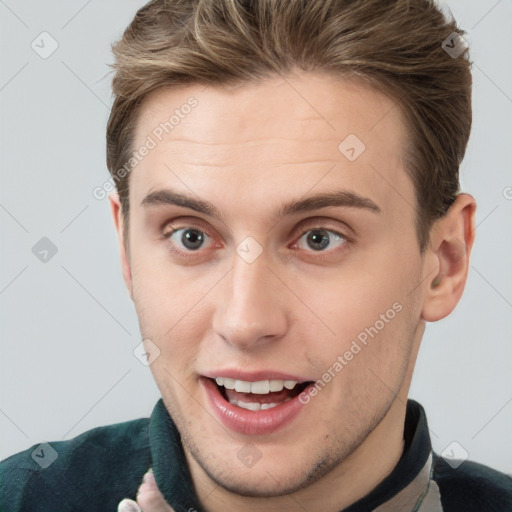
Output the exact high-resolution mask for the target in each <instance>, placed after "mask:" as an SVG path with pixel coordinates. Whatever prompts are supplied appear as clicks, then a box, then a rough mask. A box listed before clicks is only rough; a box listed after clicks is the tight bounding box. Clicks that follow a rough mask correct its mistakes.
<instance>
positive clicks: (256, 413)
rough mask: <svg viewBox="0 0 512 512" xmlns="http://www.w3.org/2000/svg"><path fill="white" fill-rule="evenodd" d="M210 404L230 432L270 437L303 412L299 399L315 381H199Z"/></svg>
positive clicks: (215, 378)
mask: <svg viewBox="0 0 512 512" xmlns="http://www.w3.org/2000/svg"><path fill="white" fill-rule="evenodd" d="M199 380H200V383H201V384H202V386H203V388H204V390H205V391H206V395H207V402H209V405H210V407H211V409H213V412H214V414H215V415H216V416H217V417H218V418H219V419H220V420H221V422H222V423H223V424H224V425H225V426H226V427H227V428H229V429H230V430H232V431H235V432H238V433H241V434H245V435H269V434H272V433H274V432H276V431H277V430H280V429H281V428H284V427H285V426H286V425H288V424H290V423H291V422H292V421H293V420H294V418H296V417H297V416H298V414H299V413H300V412H301V411H302V408H303V406H304V404H303V403H301V401H300V400H299V395H300V393H302V392H303V391H304V390H305V389H306V388H307V387H308V386H310V385H313V384H314V382H313V381H299V380H291V379H290V380H284V379H283V380H281V379H268V380H258V381H254V380H251V381H249V380H240V379H235V378H231V377H225V376H216V377H213V376H212V377H205V376H202V377H200V379H199Z"/></svg>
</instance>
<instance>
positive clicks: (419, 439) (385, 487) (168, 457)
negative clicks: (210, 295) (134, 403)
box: [149, 399, 442, 512]
mask: <svg viewBox="0 0 512 512" xmlns="http://www.w3.org/2000/svg"><path fill="white" fill-rule="evenodd" d="M149 440H150V449H151V457H152V461H153V471H154V475H155V480H156V482H157V485H158V487H159V489H160V491H161V492H162V494H163V496H164V498H165V499H166V501H167V502H168V503H169V504H170V505H171V506H172V507H173V508H174V510H175V512H189V511H190V510H191V509H192V510H196V511H201V510H202V508H201V506H200V504H199V500H198V497H197V494H196V492H195V489H194V485H193V483H192V478H191V475H190V471H189V468H188V464H187V461H186V458H185V453H184V451H183V447H182V444H181V436H180V434H179V432H178V430H177V428H176V425H175V424H174V422H173V420H172V419H171V417H170V415H169V413H168V412H167V409H166V407H165V405H164V403H163V400H162V399H160V400H159V401H158V402H157V404H156V405H155V408H154V409H153V413H152V415H151V419H150V423H149ZM431 463H432V446H431V442H430V436H429V433H428V425H427V418H426V416H425V411H424V409H423V407H422V406H421V405H420V404H419V403H417V402H415V401H414V400H408V402H407V411H406V416H405V424H404V451H403V454H402V456H401V458H400V460H399V461H398V463H397V465H396V466H395V468H394V469H393V471H392V472H391V473H390V474H389V475H388V476H387V477H386V478H385V479H384V480H383V481H382V482H381V483H380V484H378V485H377V486H376V487H375V488H374V489H373V490H372V491H371V492H370V493H369V494H367V495H366V496H364V497H363V498H361V499H360V500H358V501H357V502H356V503H354V504H352V505H350V506H349V507H348V508H346V509H345V510H344V511H343V512H363V511H364V512H368V511H370V510H371V511H375V512H387V511H388V510H389V511H391V510H397V508H396V507H395V505H396V504H397V503H398V502H400V507H401V508H400V510H411V511H412V510H421V502H422V500H424V499H425V500H427V501H428V500H430V499H434V500H436V496H433V493H434V494H435V492H436V485H435V483H434V482H433V481H432V480H431V476H432V472H431ZM408 505H411V506H410V507H409V506H408ZM389 507H391V508H389ZM393 507H395V508H393ZM439 510H442V509H441V508H439Z"/></svg>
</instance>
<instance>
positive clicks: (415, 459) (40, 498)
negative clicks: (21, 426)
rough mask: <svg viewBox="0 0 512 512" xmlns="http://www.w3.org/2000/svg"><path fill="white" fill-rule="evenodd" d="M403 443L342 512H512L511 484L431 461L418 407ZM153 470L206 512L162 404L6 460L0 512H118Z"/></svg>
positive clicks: (175, 501)
mask: <svg viewBox="0 0 512 512" xmlns="http://www.w3.org/2000/svg"><path fill="white" fill-rule="evenodd" d="M404 439H405V448H404V453H403V455H402V457H401V459H400V461H399V462H398V464H397V465H396V467H395V469H394V470H393V472H392V473H391V474H390V475H389V476H388V477H387V478H386V479H385V480H383V481H382V482H381V483H380V484H379V485H378V486H377V487H376V488H375V489H374V490H373V491H372V492H371V493H370V494H368V495H367V496H365V497H363V498H362V499H360V500H359V501H358V502H357V503H354V504H353V505H351V506H350V507H348V508H347V509H345V511H344V512H369V511H373V510H376V511H378V512H398V511H401V510H403V511H414V512H441V511H443V512H477V511H478V512H512V479H511V478H510V477H509V476H507V475H504V474H503V473H500V472H498V471H494V470H492V469H490V468H488V467H486V466H483V465H480V464H476V463H473V462H469V461H465V462H463V463H462V464H460V465H458V463H457V462H454V461H452V460H448V461H446V460H444V459H443V458H441V457H439V456H437V455H436V454H434V453H433V452H432V448H431V444H430V437H429V433H428V427H427V421H426V417H425V412H424V410H423V408H422V407H421V405H419V404H418V403H416V402H414V401H413V400H409V402H408V405H407V415H406V421H405V428H404ZM150 467H153V471H154V474H155V479H156V482H157V484H158V486H159V488H160V490H161V491H162V494H163V495H164V497H165V498H166V500H167V501H168V502H169V504H170V505H171V506H172V507H173V508H174V510H175V511H176V512H189V511H190V510H196V511H197V512H201V511H204V508H203V507H202V506H201V505H200V503H199V501H198V498H197V496H196V493H195V491H194V487H193V485H192V481H191V476H190V473H189V470H188V466H187V463H186V459H185V455H184V453H183V449H182V445H181V441H180V436H179V434H178V431H177V430H176V427H175V425H174V423H173V421H172V419H171V417H170V416H169V414H168V412H167V410H166V408H165V406H164V404H163V401H162V400H161V399H160V400H159V401H158V402H157V404H156V406H155V408H154V410H153V413H152V415H151V418H141V419H138V420H133V421H128V422H124V423H119V424H116V425H108V426H105V427H98V428H94V429H92V430H89V431H88V432H85V433H83V434H81V435H79V436H77V437H75V438H74V439H71V440H69V441H58V442H50V443H44V444H41V445H34V446H32V447H31V448H29V449H28V450H26V451H23V452H20V453H17V454H15V455H12V456H11V457H9V458H7V459H5V460H3V461H2V462H1V463H0V489H1V490H0V511H1V512H18V511H30V512H67V511H69V512H71V511H73V512H80V511H83V512H91V511H111V512H115V511H116V510H117V504H118V503H119V502H120V501H121V500H122V499H123V498H131V499H135V496H136V494H137V490H138V487H139V485H140V483H141V481H142V477H143V475H144V473H145V472H146V471H147V470H148V468H150ZM205 506H208V503H205ZM227 512H233V511H227ZM234 512H238V511H234Z"/></svg>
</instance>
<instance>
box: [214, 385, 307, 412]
mask: <svg viewBox="0 0 512 512" xmlns="http://www.w3.org/2000/svg"><path fill="white" fill-rule="evenodd" d="M209 380H210V381H212V383H214V384H215V386H216V387H217V389H218V391H219V393H220V394H221V396H222V397H223V398H224V400H226V402H229V403H230V404H231V405H234V406H236V407H240V408H242V409H246V410H249V411H262V410H266V409H273V408H274V407H278V406H279V405H282V404H284V403H286V402H289V401H290V400H292V399H293V398H295V397H296V396H297V395H299V394H300V393H301V392H302V391H304V389H306V387H308V386H309V385H310V384H313V382H312V381H308V382H296V381H292V380H277V379H276V380H262V381H257V382H248V381H242V380H235V379H230V378H227V377H217V378H215V379H209Z"/></svg>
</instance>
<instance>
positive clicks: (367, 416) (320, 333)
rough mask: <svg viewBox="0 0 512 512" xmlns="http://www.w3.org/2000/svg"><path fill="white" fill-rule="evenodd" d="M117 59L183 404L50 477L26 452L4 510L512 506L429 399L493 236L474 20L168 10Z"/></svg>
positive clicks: (116, 430) (74, 451) (290, 0)
mask: <svg viewBox="0 0 512 512" xmlns="http://www.w3.org/2000/svg"><path fill="white" fill-rule="evenodd" d="M114 53H115V56H116V63H115V70H116V75H115V78H114V81H113V90H114V96H115V101H114V105H113V107H112V113H111V116H110V120H109V123H108V127H107V163H108V167H109V170H110V172H111V174H112V181H113V183H115V185H116V188H117V192H116V193H113V194H111V195H110V196H109V198H110V204H111V210H112V216H113V220H114V224H115V227H116V231H117V234H118V241H119V250H120V254H121V264H122V271H123V276H124V280H125V283H126V286H127V289H128V292H129V294H130V297H131V298H132V300H133V302H134V304H135V307H136V311H137V315H138V319H139V324H140V329H141V334H142V337H143V339H144V346H145V349H146V352H147V357H148V361H149V362H150V363H151V366H150V368H151V371H152V373H153V376H154V378H155V380H156V383H157V385H158V387H159V389H160V391H161V394H162V399H161V400H160V401H159V402H158V403H157V404H156V406H155V409H154V411H153V414H152V416H151V418H150V419H147V418H143V419H139V420H134V421H130V422H126V423H122V424H118V425H111V426H107V427H101V428H97V429H94V430H91V431H89V432H85V433H84V434H82V435H81V436H78V437H77V438H75V439H73V440H70V441H64V442H57V443H50V444H51V446H52V447H53V449H55V451H56V453H58V458H57V459H56V460H55V462H54V463H53V464H51V465H50V466H49V467H47V468H45V469H43V468H41V467H40V466H39V465H38V464H37V463H36V462H35V461H34V460H33V458H32V457H31V456H30V454H31V450H27V451H26V452H22V453H20V454H16V455H14V456H12V457H10V458H8V459H6V460H5V461H4V462H3V463H2V484H3V487H2V494H1V501H0V505H1V507H2V510H4V509H5V510H62V511H64V510H75V511H76V510H115V509H116V507H119V510H133V509H136V507H137V505H136V504H135V502H134V500H137V501H138V504H139V505H140V506H142V509H143V510H144V511H145V512H150V511H157V510H167V511H168V510H175V511H176V512H184V511H189V512H190V511H194V510H197V511H199V510H205V511H208V512H217V511H225V510H229V511H240V510H248V511H262V510H265V511H267V510H270V511H277V510H279V511H283V510H284V511H308V512H335V511H341V510H344V511H350V512H355V511H369V510H375V511H379V512H382V511H396V510H404V511H405V510H407V511H413V510H414V511H418V510H419V511H421V512H425V511H442V510H444V511H445V512H453V511H465V512H467V511H484V510H486V511H487V510H493V511H505V510H511V509H512V481H511V479H510V478H509V477H508V476H506V475H504V474H501V473H499V472H497V471H494V470H492V469H490V468H488V467H485V466H482V465H479V464H476V463H472V462H467V461H466V462H465V463H464V464H462V465H460V466H459V467H458V468H457V469H454V468H453V467H452V465H449V464H447V463H446V462H445V461H444V460H443V459H442V458H440V457H439V456H438V455H436V454H435V453H433V452H432V449H431V444H430V439H429V435H428V426H427V422H426V418H425V413H424V411H423V409H422V407H421V406H420V405H419V404H418V403H416V402H414V401H412V400H409V401H408V399H407V397H408V391H409V387H410V382H411V378H412V373H413V368H414V364H415V360H416V355H417V353H418V349H419V346H420V341H421V338H422V336H423V333H424V330H425V324H426V322H435V321H437V320H439V319H442V318H444V317H446V316H447V315H448V314H450V313H451V312H452V311H453V309H454V308H455V306H456V304H457V302H458V301H459V299H460V297H461V295H462V292H463V289H464V285H465V282H466V277H467V273H468V267H469V257H470V252H471V248H472V246H473V241H474V231H475V208H476V205H475V201H474V199H473V197H471V196H470V195H469V194H464V193H459V183H458V168H459V164H460V162H461V160H462V158H463V155H464V150H465V147H466V144H467V140H468V137H469V132H470V126H471V75H470V71H469V61H468V57H467V50H466V48H465V47H464V45H463V40H462V37H461V31H460V30H459V29H458V28H457V27H456V24H455V22H454V21H448V20H446V19H445V18H444V17H443V15H442V14H441V13H440V12H439V10H438V8H437V7H436V5H435V4H434V3H433V2H430V1H427V0H417V1H415V2H409V1H406V0H389V1H382V0H364V1H360V2H352V1H331V0H302V1H298V0H254V1H235V0H205V1H201V2H196V1H191V0H187V1H186V0H181V1H178V0H169V1H166V0H155V1H152V2H150V3H149V4H147V5H146V6H145V7H143V8H142V9H141V10H140V11H139V12H138V13H137V15H136V17H135V19H134V20H133V22H132V24H131V25H130V26H129V27H128V29H127V30H126V32H125V34H124V36H123V39H122V40H121V41H120V42H119V43H118V44H117V45H116V46H115V47H114ZM150 468H151V471H150V472H149V473H148V469H150ZM153 475H154V476H153ZM143 477H144V482H143V483H142V480H143ZM138 491H139V496H138V497H137V492H138ZM123 498H126V499H123Z"/></svg>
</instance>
